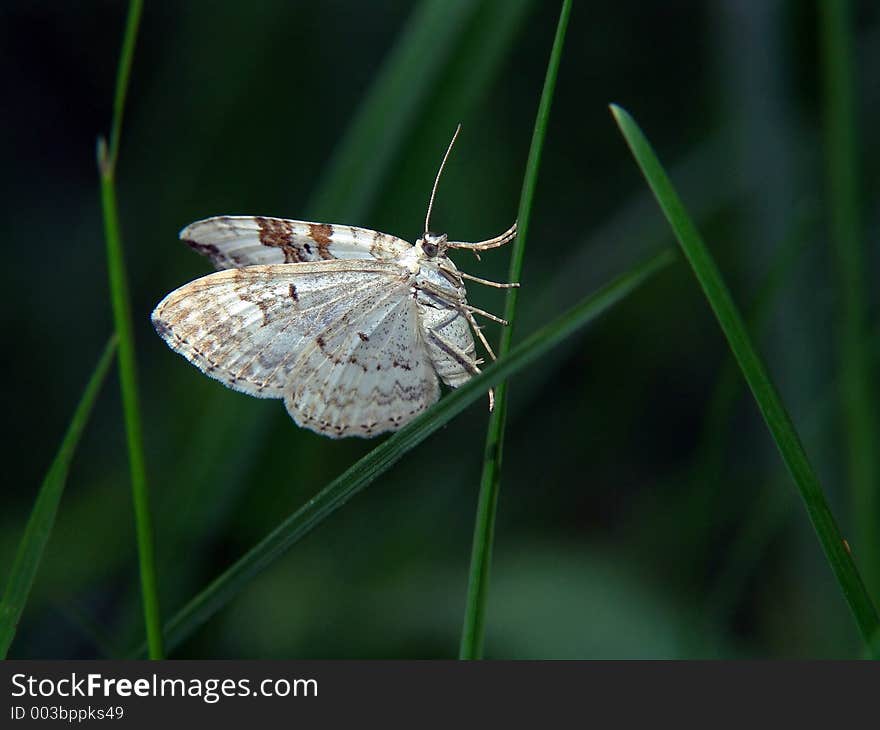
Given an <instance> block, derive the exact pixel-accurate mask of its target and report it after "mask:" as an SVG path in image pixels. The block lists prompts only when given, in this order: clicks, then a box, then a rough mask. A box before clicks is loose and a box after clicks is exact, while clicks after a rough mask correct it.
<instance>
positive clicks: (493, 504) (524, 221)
mask: <svg viewBox="0 0 880 730" xmlns="http://www.w3.org/2000/svg"><path fill="white" fill-rule="evenodd" d="M571 6H572V3H571V0H564V2H563V3H562V10H561V11H560V14H559V22H558V24H557V26H556V37H555V38H554V39H553V49H552V50H551V52H550V62H549V64H548V66H547V74H546V76H545V78H544V88H543V91H542V92H541V101H540V103H539V105H538V114H537V117H536V119H535V128H534V131H533V132H532V143H531V146H530V148H529V157H528V161H527V162H526V171H525V176H524V178H523V186H522V191H521V194H520V201H519V212H518V215H517V223H518V233H517V236H516V239H515V240H514V243H513V250H512V251H511V255H510V270H509V274H508V279H507V280H508V281H517V282H518V281H520V280H521V274H522V267H523V261H524V258H525V244H526V238H527V236H528V232H529V223H530V222H531V212H532V201H533V200H534V197H535V187H536V185H537V181H538V168H539V167H540V164H541V153H542V151H543V148H544V139H545V137H546V135H547V123H548V121H549V119H550V106H551V104H552V102H553V93H554V91H555V89H556V77H557V74H558V72H559V63H560V60H561V58H562V48H563V45H564V43H565V32H566V29H567V28H568V19H569V15H570V14H571ZM518 294H519V289H508V291H507V298H506V300H505V305H504V319H506V320H507V322H508V326H507V327H505V328H504V329H503V330H502V332H501V342H500V345H499V347H498V356H499V357H501V358H503V357H504V356H505V355H506V354H507V352H508V351H509V350H510V345H511V342H512V338H513V324H514V320H515V317H516V304H517V297H518ZM506 420H507V382H506V381H501V382H500V383H499V384H498V387H497V389H496V391H495V409H494V410H493V411H492V413H491V414H490V416H489V426H488V431H487V435H486V446H485V450H484V452H483V471H482V475H481V478H480V494H479V498H478V502H477V516H476V521H475V524H474V538H473V546H472V548H471V564H470V571H469V575H468V588H467V598H466V599H465V613H464V625H463V627H462V633H461V644H460V647H459V658H461V659H479V658H480V657H481V656H482V654H483V637H484V634H485V622H486V601H487V597H488V587H489V569H490V566H491V562H492V545H493V542H494V534H495V515H496V512H497V506H498V492H499V488H500V485H501V460H502V455H503V450H504V426H505V423H506Z"/></svg>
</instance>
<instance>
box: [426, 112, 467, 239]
mask: <svg viewBox="0 0 880 730" xmlns="http://www.w3.org/2000/svg"><path fill="white" fill-rule="evenodd" d="M460 131H461V124H459V125H458V126H457V127H456V128H455V134H453V135H452V141H451V142H450V143H449V147H447V148H446V154H445V155H443V162H441V163H440V169H439V170H437V177H435V178H434V187H433V188H431V199H430V200H429V201H428V212H427V214H426V215H425V232H426V233H427V232H428V231H430V230H431V227H430V223H431V209H432V208H433V207H434V196H435V195H436V194H437V185H438V183H439V182H440V176H441V175H442V174H443V168H444V167H445V166H446V160H447V159H448V158H449V153H450V152H452V146H453V145H454V144H455V140H456V138H457V137H458V133H459V132H460Z"/></svg>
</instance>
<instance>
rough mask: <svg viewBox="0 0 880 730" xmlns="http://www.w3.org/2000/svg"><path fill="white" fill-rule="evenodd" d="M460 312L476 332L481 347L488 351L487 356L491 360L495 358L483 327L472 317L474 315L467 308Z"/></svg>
mask: <svg viewBox="0 0 880 730" xmlns="http://www.w3.org/2000/svg"><path fill="white" fill-rule="evenodd" d="M461 313H462V314H463V315H464V317H465V319H466V320H467V321H468V324H469V325H470V326H471V329H473V331H474V332H476V333H477V337H478V338H479V339H480V342H482V343H483V347H485V348H486V352H488V353H489V357H491V358H492V359H493V360H497V359H498V358H497V357H495V352H494V351H493V350H492V346H491V345H490V344H489V342H488V340H486V336H485V335H484V334H483V328H482V327H480V325H478V324H477V320H476V319H474V315H473V314H472V313H471V312H469V311H468V310H467V309H462V310H461Z"/></svg>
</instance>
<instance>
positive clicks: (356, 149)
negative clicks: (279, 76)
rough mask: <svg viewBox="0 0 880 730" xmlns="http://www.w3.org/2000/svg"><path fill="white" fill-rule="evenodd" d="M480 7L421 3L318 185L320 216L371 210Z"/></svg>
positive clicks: (448, 1) (355, 215)
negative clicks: (410, 130) (401, 142)
mask: <svg viewBox="0 0 880 730" xmlns="http://www.w3.org/2000/svg"><path fill="white" fill-rule="evenodd" d="M477 5H478V3H477V2H476V0H423V1H422V3H421V4H420V5H419V6H418V8H417V9H416V11H415V12H414V13H413V15H412V18H411V19H410V20H409V21H408V23H407V25H406V27H405V28H404V30H403V31H402V33H401V35H400V38H399V39H398V41H397V43H396V44H395V46H394V48H393V49H392V51H391V53H390V54H389V55H388V58H387V60H386V61H385V62H384V63H383V66H382V69H381V71H380V72H379V75H378V77H377V79H376V81H375V82H373V84H372V86H371V88H370V93H369V95H368V96H367V97H366V98H365V99H364V102H363V103H362V104H361V105H360V108H359V109H358V112H357V115H356V116H355V118H354V119H353V120H352V122H351V124H350V125H349V126H348V129H347V131H346V133H345V136H344V137H343V139H342V141H341V142H340V143H339V145H338V146H337V148H336V151H335V153H334V155H333V158H332V159H331V160H330V163H329V164H328V166H327V171H326V173H325V174H324V175H323V176H322V178H321V181H320V182H319V184H318V188H317V190H316V192H315V194H314V196H313V198H312V201H311V203H310V205H309V214H310V215H311V216H312V218H313V219H314V220H357V219H359V218H361V217H362V216H363V215H364V213H365V212H366V211H367V210H368V209H369V207H370V205H371V204H372V202H373V201H374V200H375V198H376V196H377V195H378V194H379V191H380V190H381V189H382V185H381V182H382V177H383V176H384V174H385V173H386V172H387V170H388V169H389V168H390V166H391V164H392V162H393V161H394V155H395V154H396V153H397V151H398V150H399V149H400V141H401V139H402V138H403V137H404V136H405V134H406V132H407V131H408V129H409V128H410V126H411V125H412V123H413V121H414V119H415V118H416V115H417V114H418V113H419V112H420V111H421V109H422V107H423V103H424V101H425V99H426V98H427V97H428V94H429V93H430V91H431V89H432V88H433V86H434V84H435V82H436V81H437V78H438V76H439V75H440V73H441V71H442V70H443V68H444V67H445V65H446V63H447V62H448V60H449V57H450V55H451V54H452V52H453V50H454V49H455V39H456V38H457V37H458V36H459V35H460V33H461V32H462V29H463V28H464V27H465V26H466V24H467V22H468V19H469V18H470V16H471V15H472V14H473V12H474V11H475V10H476V8H477ZM389 109H393V110H394V112H393V113H389Z"/></svg>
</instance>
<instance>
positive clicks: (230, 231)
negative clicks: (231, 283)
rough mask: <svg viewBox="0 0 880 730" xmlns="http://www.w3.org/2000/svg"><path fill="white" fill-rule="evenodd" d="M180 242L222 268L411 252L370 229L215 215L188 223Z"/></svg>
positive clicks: (393, 238)
mask: <svg viewBox="0 0 880 730" xmlns="http://www.w3.org/2000/svg"><path fill="white" fill-rule="evenodd" d="M180 239H181V240H182V241H183V242H184V243H185V244H186V245H187V246H189V247H190V248H191V249H193V250H194V251H196V252H198V253H200V254H203V255H205V256H207V257H208V258H210V259H211V261H212V263H213V264H214V265H215V266H216V267H217V268H218V269H232V268H241V267H244V266H253V265H260V264H290V263H306V262H317V261H331V260H334V259H377V260H380V261H391V260H394V259H396V258H397V257H399V256H400V255H402V254H403V253H405V252H406V251H407V250H408V249H410V248H411V246H410V244H408V243H407V242H406V241H403V240H401V239H400V238H397V237H396V236H392V235H390V234H388V233H381V232H380V231H373V230H370V229H369V228H358V227H356V226H345V225H339V224H335V223H313V222H310V221H297V220H290V219H287V218H272V217H268V216H228V215H222V216H214V217H213V218H205V219H204V220H200V221H196V222H195V223H190V224H189V225H188V226H186V227H185V228H184V229H183V230H182V231H181V232H180Z"/></svg>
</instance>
